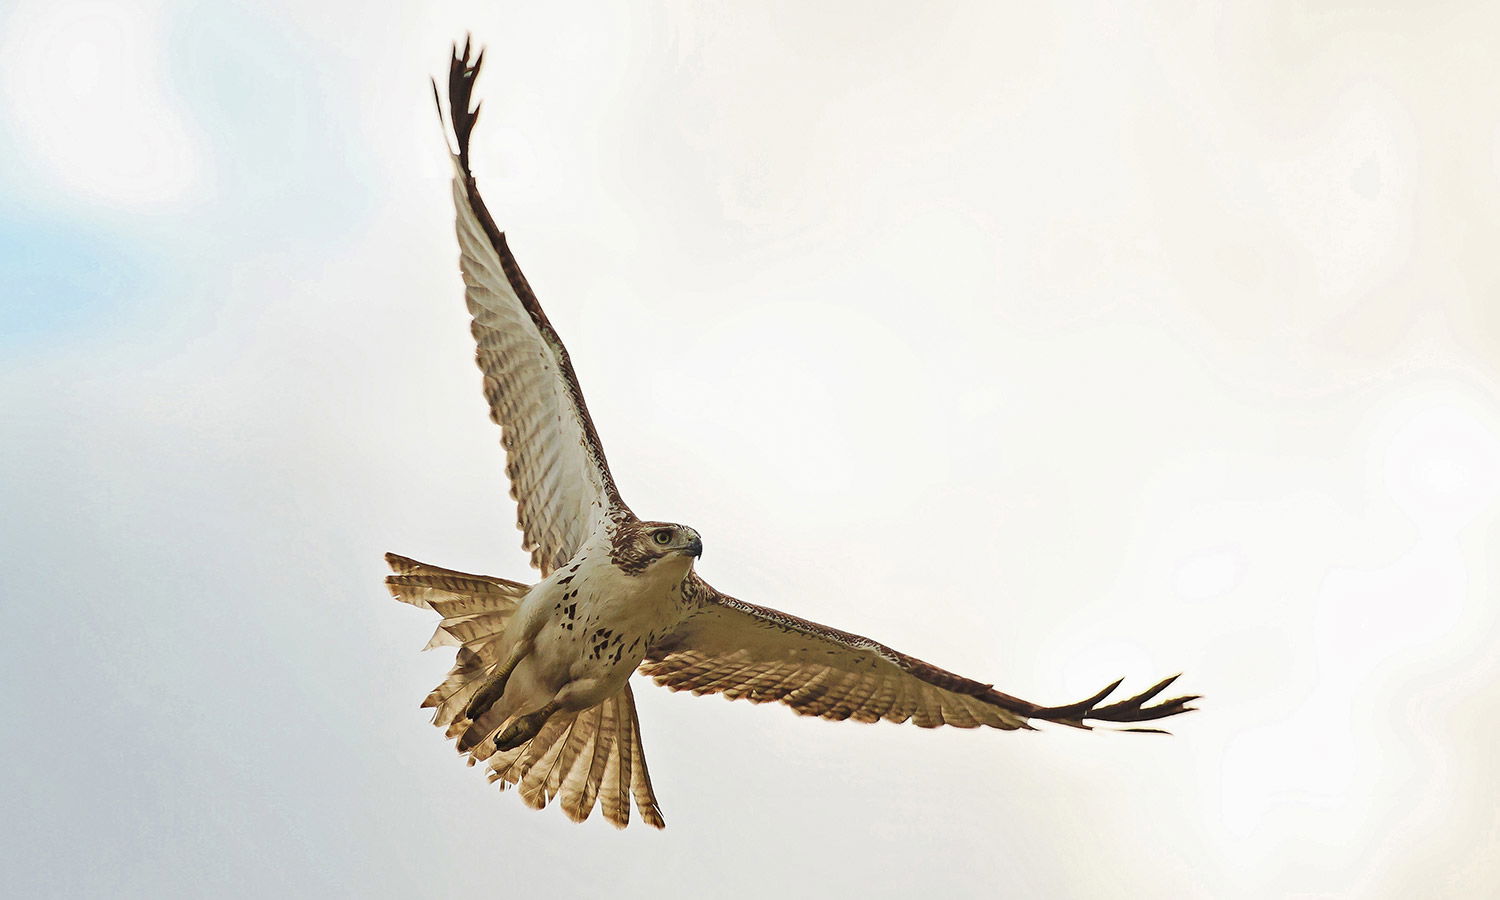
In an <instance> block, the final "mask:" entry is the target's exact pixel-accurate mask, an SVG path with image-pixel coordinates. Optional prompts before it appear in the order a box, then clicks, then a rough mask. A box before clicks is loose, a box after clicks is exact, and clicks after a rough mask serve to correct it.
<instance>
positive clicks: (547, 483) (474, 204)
mask: <svg viewBox="0 0 1500 900" xmlns="http://www.w3.org/2000/svg"><path fill="white" fill-rule="evenodd" d="M483 59H484V53H483V52H480V53H479V54H478V55H476V56H474V57H473V58H470V48H469V45H468V43H467V42H466V43H465V44H464V48H463V53H462V55H461V56H460V54H459V52H458V48H457V47H456V46H455V47H454V54H453V64H452V66H451V67H450V69H449V73H448V103H449V109H450V112H451V115H452V123H453V134H454V137H455V138H456V139H457V142H458V152H457V153H454V154H453V203H454V206H455V207H457V211H458V220H457V230H458V245H459V249H460V251H461V253H460V258H459V264H460V267H461V268H462V270H463V277H464V286H465V294H464V297H465V300H466V301H467V303H468V306H469V313H470V315H472V316H473V317H474V321H473V325H472V328H471V330H472V332H473V334H474V341H475V343H476V344H477V345H478V353H477V356H476V360H477V362H478V363H479V368H480V370H481V371H482V372H483V373H484V396H485V399H486V400H488V401H489V404H490V418H492V419H494V420H495V423H496V424H498V425H499V426H500V444H501V446H503V447H504V448H505V453H506V466H505V473H506V475H508V476H509V477H510V482H511V490H510V494H511V497H513V498H514V499H515V501H516V508H517V524H518V525H519V526H520V528H521V531H522V533H523V535H524V537H523V542H522V545H523V546H524V547H525V548H526V549H527V550H530V551H531V563H532V565H534V566H536V567H537V568H538V569H541V570H542V573H543V574H547V573H549V572H551V571H552V570H553V569H556V568H557V567H558V566H560V565H562V564H563V563H564V562H566V561H567V560H568V559H570V558H572V556H573V554H574V553H576V552H577V550H578V548H579V546H580V545H581V544H582V543H583V541H584V540H585V539H586V538H587V537H588V535H589V534H590V533H591V532H592V531H593V530H594V527H595V526H596V525H598V524H599V523H600V522H601V521H602V520H603V519H604V518H606V517H607V516H609V514H610V513H611V512H615V511H619V510H625V509H626V507H625V504H624V503H623V502H622V501H621V500H620V494H619V492H618V491H617V490H616V489H615V483H614V478H613V476H611V475H610V472H609V464H608V463H607V462H606V461H605V459H604V448H603V447H602V446H601V445H600V443H599V435H598V434H597V433H596V432H595V431H594V423H593V420H592V419H590V418H589V412H588V407H587V406H586V405H585V404H584V402H583V391H582V390H581V389H580V388H579V386H578V377H577V376H576V375H575V374H574V373H573V364H572V363H571V362H569V360H568V351H567V350H566V349H565V348H564V347H563V343H562V340H561V339H560V338H559V337H558V336H557V332H556V331H554V330H553V328H552V324H551V323H550V322H548V321H547V314H546V313H544V312H542V307H541V304H539V303H538V302H537V299H536V295H535V294H533V293H532V291H531V287H530V285H528V284H527V283H526V277H525V276H524V275H522V274H521V269H520V267H519V266H517V265H516V260H515V257H514V256H512V255H511V252H510V247H509V246H507V245H506V242H505V235H504V234H502V233H501V232H500V230H499V229H498V228H496V227H495V222H494V220H493V219H492V218H490V214H489V211H488V210H487V209H485V205H484V201H483V200H482V199H480V196H479V188H478V187H477V185H476V184H475V182H474V175H473V172H472V171H470V168H469V135H470V133H471V132H472V131H473V129H474V123H475V121H476V120H477V119H478V117H479V107H478V106H475V107H474V108H473V109H470V107H469V104H470V99H471V96H472V93H473V88H474V79H475V77H476V76H477V75H478V74H479V66H480V64H481V62H482V61H483ZM436 90H437V85H436V83H435V82H434V84H433V91H434V93H436ZM438 113H439V115H440V116H441V114H442V103H441V101H439V104H438Z"/></svg>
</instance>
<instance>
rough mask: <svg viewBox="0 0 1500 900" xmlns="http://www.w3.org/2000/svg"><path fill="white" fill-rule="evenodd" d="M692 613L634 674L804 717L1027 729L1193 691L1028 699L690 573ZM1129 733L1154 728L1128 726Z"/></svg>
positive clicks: (1157, 715)
mask: <svg viewBox="0 0 1500 900" xmlns="http://www.w3.org/2000/svg"><path fill="white" fill-rule="evenodd" d="M690 587H691V591H690V593H691V594H692V595H693V597H694V599H695V600H696V601H698V602H699V603H701V604H702V606H701V609H700V611H698V612H697V613H695V614H694V615H693V616H691V617H690V618H689V619H688V620H687V621H686V622H684V623H683V624H682V625H681V626H680V627H678V629H677V630H676V631H674V632H672V633H671V634H669V635H667V636H666V637H664V638H662V639H661V640H660V641H658V642H657V643H656V644H655V645H653V646H652V647H651V648H650V649H649V650H648V651H647V654H646V661H645V662H644V663H642V665H641V671H642V672H643V673H644V674H646V675H649V676H651V677H652V678H654V679H655V680H656V683H657V684H660V685H664V686H666V687H668V688H671V689H672V690H674V691H692V692H693V693H695V694H723V695H724V696H725V697H727V698H729V699H731V700H738V699H740V698H744V699H747V700H749V701H750V702H752V703H764V702H766V701H768V700H779V701H780V702H782V703H785V704H786V705H787V706H790V707H791V708H792V709H793V710H795V711H796V712H798V713H799V714H801V715H804V716H820V717H822V718H825V719H854V720H856V721H860V722H876V721H879V720H881V719H885V720H886V721H889V722H905V721H908V720H910V721H911V722H913V723H915V724H917V725H918V726H921V727H922V728H936V727H938V726H939V725H954V726H957V727H959V728H976V727H978V726H980V725H987V726H989V727H991V728H1003V729H1007V730H1010V729H1016V728H1030V727H1031V726H1030V725H1028V724H1027V720H1029V719H1042V720H1046V721H1049V722H1057V723H1060V724H1063V725H1071V726H1073V727H1076V728H1088V727H1090V726H1089V725H1088V724H1087V722H1088V721H1096V722H1145V721H1151V720H1154V719H1163V718H1166V717H1168V716H1175V715H1177V714H1178V713H1183V712H1188V711H1189V710H1191V709H1192V707H1190V706H1188V705H1187V704H1188V703H1190V702H1192V701H1193V700H1196V699H1198V698H1197V697H1196V696H1186V697H1175V698H1173V699H1171V700H1164V701H1162V702H1160V703H1157V704H1156V705H1154V706H1147V705H1146V704H1147V703H1148V702H1150V701H1151V700H1152V699H1153V698H1155V697H1156V696H1157V695H1158V694H1160V693H1161V692H1162V691H1163V690H1165V689H1166V688H1167V686H1168V685H1170V684H1171V683H1172V682H1173V681H1174V680H1175V679H1176V677H1177V676H1175V675H1174V676H1172V677H1171V678H1168V679H1165V680H1164V681H1161V682H1160V683H1158V684H1156V685H1154V686H1152V687H1151V688H1149V689H1148V690H1146V691H1143V692H1142V693H1140V694H1137V695H1136V696H1134V697H1131V698H1130V699H1128V700H1122V701H1120V702H1118V703H1113V704H1109V705H1107V706H1104V705H1101V704H1102V703H1103V701H1104V699H1105V698H1106V697H1108V696H1109V695H1110V694H1111V693H1113V692H1114V690H1115V688H1117V687H1118V686H1119V685H1120V682H1119V681H1116V682H1115V683H1114V684H1111V685H1109V686H1108V687H1106V688H1105V689H1104V690H1102V691H1100V692H1099V693H1097V694H1095V695H1094V696H1092V697H1090V698H1088V699H1087V700H1082V701H1079V702H1078V703H1072V704H1069V705H1067V706H1038V705H1037V704H1035V703H1029V702H1027V701H1025V700H1021V699H1019V698H1017V697H1012V696H1010V695H1009V694H1003V693H1001V692H999V691H997V690H995V689H994V687H993V686H991V685H988V684H983V683H981V682H978V681H974V680H972V679H969V678H965V677H963V676H962V675H955V674H954V673H952V672H949V671H947V670H945V669H940V668H938V667H937V666H934V665H932V664H930V663H926V662H923V661H922V660H920V659H916V658H915V657H911V656H907V655H906V654H904V653H900V652H898V651H896V650H892V649H891V648H890V647H887V646H885V645H884V644H881V643H878V642H876V641H872V640H870V639H869V638H867V637H861V636H859V635H857V634H850V633H848V632H845V631H839V630H837V629H834V628H829V627H827V626H824V625H819V624H818V623H816V622H809V621H808V620H806V619H801V618H798V617H796V616H793V615H788V614H787V613H784V612H780V611H778V610H774V609H767V608H766V607H763V606H755V605H754V604H750V603H745V602H743V601H740V600H736V599H735V598H733V597H729V596H726V595H724V594H721V593H719V592H718V591H716V590H714V589H713V588H712V587H709V585H708V584H707V583H706V582H704V581H702V580H701V579H698V578H697V577H696V576H694V579H693V581H692V582H691V584H690ZM1128 730H1132V731H1159V730H1160V729H1155V728H1133V729H1128Z"/></svg>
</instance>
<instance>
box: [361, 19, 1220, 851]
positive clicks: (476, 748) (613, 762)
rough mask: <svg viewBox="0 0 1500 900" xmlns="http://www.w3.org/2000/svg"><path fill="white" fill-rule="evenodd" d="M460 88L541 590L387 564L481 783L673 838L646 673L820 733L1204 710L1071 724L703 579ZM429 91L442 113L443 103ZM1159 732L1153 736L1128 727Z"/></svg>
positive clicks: (471, 241) (479, 295)
mask: <svg viewBox="0 0 1500 900" xmlns="http://www.w3.org/2000/svg"><path fill="white" fill-rule="evenodd" d="M453 49H454V52H453V60H452V64H451V67H450V70H449V76H448V108H449V116H448V119H447V120H446V121H445V122H444V128H445V132H446V130H447V128H448V127H449V126H450V125H451V129H452V136H453V139H454V141H455V142H456V145H457V150H456V152H453V150H452V148H450V155H451V157H452V162H453V202H454V205H455V206H456V207H457V232H458V244H459V248H460V258H459V264H460V269H461V270H462V272H463V279H464V285H465V299H466V301H467V303H468V308H469V313H470V314H471V315H472V317H473V324H472V327H471V331H472V332H473V336H474V341H475V344H476V346H477V361H478V363H479V368H480V370H481V371H482V372H483V374H484V395H485V399H486V400H487V401H488V402H489V407H490V417H491V418H492V419H494V421H495V423H496V424H498V425H499V426H500V433H501V437H500V443H501V446H503V447H504V448H505V453H506V468H505V471H506V474H507V475H508V476H509V478H510V482H511V496H512V497H513V498H514V499H515V501H516V507H517V518H518V525H519V527H520V530H521V532H522V534H523V546H524V547H525V548H526V549H527V550H529V551H530V553H531V562H532V565H533V566H535V567H536V568H537V569H538V570H539V571H540V573H541V580H540V581H538V582H536V583H535V584H524V583H521V582H516V581H509V580H506V579H504V578H495V577H491V576H488V575H470V574H466V573H463V572H456V571H453V570H451V569H444V568H440V567H438V566H431V565H426V564H424V563H419V562H416V561H414V560H411V559H407V558H405V557H401V556H396V555H394V554H388V555H387V556H386V560H387V562H389V564H390V566H391V568H392V569H393V570H394V572H395V574H394V575H391V576H389V577H387V578H386V583H387V585H388V586H389V588H390V591H391V593H392V594H393V595H394V596H395V597H396V598H397V599H398V600H402V601H404V602H406V603H410V604H413V605H416V606H420V607H423V608H426V609H430V610H433V611H435V612H437V613H438V614H439V615H441V616H442V621H441V623H440V624H439V625H438V629H437V632H436V634H434V635H433V638H432V640H431V641H430V642H429V643H428V647H429V648H430V647H434V646H439V645H451V646H457V647H458V652H457V658H456V660H455V662H454V666H453V668H452V670H451V671H450V672H449V673H448V676H447V677H446V678H445V679H444V680H443V682H442V684H440V685H438V686H437V688H436V689H434V690H433V691H432V693H430V694H429V695H428V696H427V699H426V700H425V701H424V702H423V704H422V705H423V706H424V707H431V708H433V709H434V710H435V712H434V717H433V721H434V724H436V725H437V726H439V727H440V728H443V729H445V731H446V733H447V736H448V737H449V738H453V739H456V740H457V746H458V750H459V752H460V753H461V754H463V755H464V756H466V757H467V760H468V762H469V764H470V765H473V764H475V763H485V764H486V765H487V766H488V768H489V778H490V780H491V781H494V782H498V783H499V785H500V787H501V789H502V790H503V789H505V788H508V787H514V788H516V789H517V790H518V791H519V793H520V795H521V798H522V799H523V800H524V801H525V802H526V803H527V804H528V805H530V806H532V807H534V808H537V809H541V808H542V807H545V806H546V805H547V804H548V803H549V802H551V801H552V800H553V799H557V800H558V801H559V805H560V806H561V807H562V810H563V812H565V813H566V814H567V815H568V816H569V817H570V818H572V819H574V820H575V821H583V820H584V819H586V818H588V816H589V814H590V813H591V812H592V810H593V809H594V807H595V805H596V804H597V805H599V806H601V807H602V809H603V812H604V817H605V818H606V819H608V820H609V821H610V822H611V823H612V824H614V825H616V826H618V827H621V828H623V827H625V826H626V825H627V824H628V823H629V822H630V815H631V812H630V807H631V803H632V801H633V802H634V804H635V808H636V810H637V811H638V812H639V814H640V817H641V818H642V819H643V820H644V821H645V822H646V823H647V824H649V825H652V826H655V827H657V828H661V827H663V825H664V822H663V819H662V815H661V811H660V809H659V808H658V807H657V803H656V796H655V794H654V792H653V791H652V788H651V777H650V775H649V774H648V773H647V770H646V759H645V755H644V753H643V751H642V749H641V730H640V723H639V722H638V720H637V717H636V710H635V700H634V698H633V696H632V694H631V690H630V683H629V682H630V676H631V674H632V673H634V672H636V671H637V670H639V671H640V672H642V673H643V674H645V675H647V676H649V677H650V678H652V679H654V680H655V681H656V683H657V684H660V685H663V686H665V687H667V688H670V689H672V690H674V691H692V692H693V693H694V694H722V695H723V696H725V697H727V698H729V699H740V698H743V699H746V700H749V701H750V702H752V703H764V702H766V701H770V700H775V701H779V702H781V703H784V704H786V705H787V706H789V707H791V708H792V710H794V711H795V712H797V713H799V714H801V715H805V716H819V717H821V718H824V719H836V720H841V719H854V720H856V721H859V722H877V721H880V720H881V719H885V720H887V721H890V722H907V721H910V722H912V723H914V724H916V725H917V726H919V727H921V728H936V727H938V726H940V725H953V726H956V727H959V728H976V727H978V726H981V725H983V726H987V727H990V728H999V729H1005V730H1015V729H1030V728H1031V726H1030V724H1029V722H1031V721H1033V720H1037V721H1046V722H1056V723H1059V724H1062V725H1069V726H1073V727H1075V728H1088V727H1090V725H1089V724H1088V723H1090V722H1109V723H1138V722H1148V721H1152V720H1157V719H1163V718H1166V717H1168V716H1175V715H1177V714H1179V713H1183V712H1187V711H1189V710H1190V709H1192V707H1190V706H1189V705H1188V704H1189V703H1190V702H1192V701H1193V700H1196V699H1197V697H1196V696H1183V697H1176V698H1173V699H1170V700H1164V701H1160V702H1156V703H1155V704H1152V701H1153V700H1155V699H1156V697H1157V696H1158V695H1159V694H1161V692H1162V691H1164V690H1165V689H1166V688H1167V686H1168V685H1170V684H1171V683H1172V682H1173V681H1174V680H1175V678H1176V676H1173V677H1172V678H1167V679H1165V680H1163V681H1161V682H1159V683H1157V684H1155V685H1153V686H1152V687H1150V688H1148V689H1147V690H1145V691H1143V692H1141V693H1140V694H1137V695H1135V696H1134V697H1130V698H1129V699H1126V700H1120V701H1117V702H1114V703H1106V702H1105V700H1106V698H1108V697H1109V696H1110V695H1111V694H1112V693H1113V692H1114V690H1115V689H1116V688H1117V687H1118V686H1119V684H1120V682H1119V681H1116V682H1114V683H1113V684H1110V685H1109V686H1107V687H1105V688H1104V689H1103V690H1101V691H1099V692H1098V693H1097V694H1095V695H1093V696H1092V697H1089V698H1087V699H1085V700H1080V701H1079V702H1077V703H1070V704H1067V705H1064V706H1040V705H1037V704H1035V703H1030V702H1028V701H1025V700H1021V699H1019V698H1017V697H1012V696H1010V695H1009V694H1004V693H1001V692H1000V691H997V690H995V689H994V687H993V686H992V685H989V684H986V683H984V682H980V681H975V680H973V679H969V678H965V677H964V676H962V675H956V674H954V673H952V672H949V671H946V670H944V669H940V668H938V667H937V666H934V665H931V664H929V663H926V662H923V661H922V660H920V659H916V658H914V657H911V656H907V655H906V654H904V653H901V652H898V651H896V650H893V649H891V648H890V647H887V646H886V645H884V644H881V643H879V642H877V641H873V640H871V639H869V638H866V637H861V636H859V635H857V634H850V633H848V632H844V631H839V630H837V629H834V628H829V627H827V626H824V625H820V624H818V623H816V622H810V621H808V620H806V619H801V618H798V617H797V616H793V615H790V614H788V613H784V612H778V611H777V610H774V609H768V608H766V607H763V606H756V605H754V604H751V603H746V602H744V601H742V600H737V599H735V598H733V597H730V596H728V595H726V594H722V593H720V592H719V591H717V590H715V589H714V588H713V587H711V586H710V585H709V584H708V582H706V581H704V580H703V579H702V578H701V577H700V576H699V575H698V574H697V572H696V571H694V564H695V563H696V561H697V560H698V558H699V556H700V555H701V554H702V552H703V540H702V538H701V537H700V536H699V534H698V532H697V531H694V530H693V529H692V528H690V527H688V526H686V525H679V524H674V523H671V522H655V521H646V520H643V519H641V518H640V517H638V516H637V515H636V514H635V513H634V512H632V511H631V509H630V507H629V506H627V505H626V504H625V501H624V500H623V499H621V496H620V492H619V489H618V488H617V487H616V486H615V479H614V475H613V474H611V472H610V469H609V464H608V462H607V461H606V460H605V457H604V449H603V446H602V445H601V444H600V442H599V435H598V434H597V432H596V431H595V429H594V423H593V421H592V420H591V419H590V417H589V412H588V407H587V405H586V404H585V403H584V399H583V392H582V390H581V389H580V388H579V385H578V378H577V376H576V375H575V374H574V372H573V365H572V363H571V362H570V361H569V359H568V351H567V350H566V349H565V348H564V347H563V343H562V340H561V339H560V338H559V337H558V334H557V331H556V330H555V329H553V327H552V323H551V322H549V321H548V320H547V314H546V313H545V312H544V311H543V310H542V307H541V304H540V303H538V301H537V298H536V295H535V294H534V293H533V292H532V290H531V287H530V285H528V284H527V282H526V277H525V276H524V275H522V274H521V269H520V267H519V266H518V265H517V264H516V260H515V257H514V256H513V255H512V254H511V252H510V248H509V247H508V246H507V244H506V240H505V235H504V234H503V233H502V232H501V231H500V230H499V229H498V228H496V227H495V222H494V220H493V219H492V218H491V217H490V214H489V212H488V210H487V209H486V208H485V204H484V201H483V200H482V199H481V198H480V196H479V190H478V187H477V185H476V184H475V181H474V174H473V171H472V170H471V169H470V166H469V139H470V136H471V134H472V132H473V130H474V125H475V122H476V120H477V119H478V116H479V107H478V106H477V105H475V106H473V107H472V108H471V98H472V94H473V90H474V82H475V78H476V76H478V74H479V68H480V65H481V64H482V62H483V59H484V53H483V51H479V52H478V53H474V52H473V49H472V47H471V44H470V42H469V41H467V40H466V41H465V43H464V47H463V49H462V50H461V51H460V50H459V48H458V47H457V46H456V45H455V46H454V48H453ZM437 93H438V88H437V83H436V81H434V82H433V94H434V99H437V101H438V115H439V118H440V119H442V117H443V110H442V106H443V104H442V101H441V99H440V98H438V97H437ZM1125 730H1132V731H1157V729H1154V728H1127V729H1125Z"/></svg>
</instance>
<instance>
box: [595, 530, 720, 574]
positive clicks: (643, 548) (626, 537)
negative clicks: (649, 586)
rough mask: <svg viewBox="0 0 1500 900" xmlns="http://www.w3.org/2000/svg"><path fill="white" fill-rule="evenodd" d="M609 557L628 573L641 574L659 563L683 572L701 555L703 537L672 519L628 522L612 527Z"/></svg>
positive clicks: (685, 572)
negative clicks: (668, 520)
mask: <svg viewBox="0 0 1500 900" xmlns="http://www.w3.org/2000/svg"><path fill="white" fill-rule="evenodd" d="M609 555H610V559H611V560H612V561H613V562H614V564H615V565H616V566H618V567H619V568H620V570H621V571H623V572H624V573H625V574H627V575H641V574H644V573H645V572H646V571H648V570H652V569H655V568H656V567H657V566H659V565H664V566H668V567H670V568H673V569H677V568H680V569H681V570H682V574H684V575H686V574H687V571H688V570H689V569H691V568H692V567H693V560H695V559H697V558H698V557H700V556H702V555H703V538H701V537H699V536H698V532H696V531H694V530H693V529H691V528H689V527H687V526H686V525H675V524H673V523H671V522H629V523H625V524H623V525H621V526H619V527H618V528H617V529H616V530H615V535H614V542H613V544H611V546H610V550H609Z"/></svg>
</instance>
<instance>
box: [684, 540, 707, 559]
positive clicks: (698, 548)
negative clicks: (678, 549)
mask: <svg viewBox="0 0 1500 900" xmlns="http://www.w3.org/2000/svg"><path fill="white" fill-rule="evenodd" d="M682 552H683V553H686V554H687V555H688V556H691V557H692V558H694V559H697V558H698V557H700V556H702V555H703V538H700V537H695V538H693V541H692V543H690V544H688V545H687V546H686V547H683V548H682Z"/></svg>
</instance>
